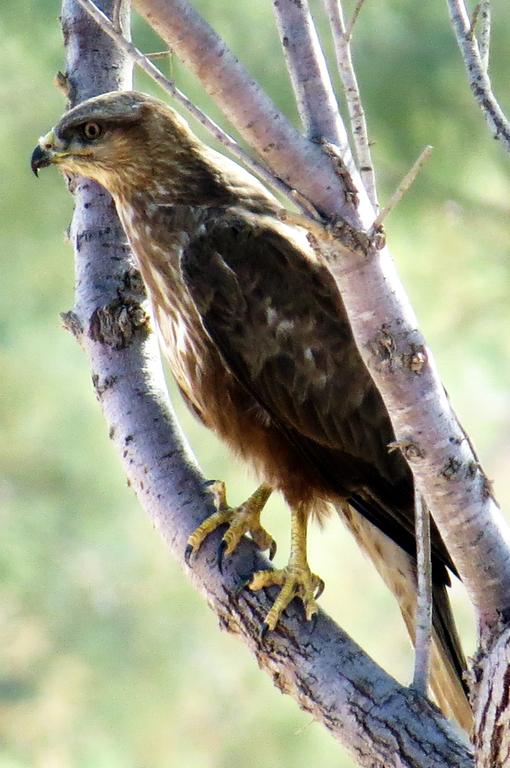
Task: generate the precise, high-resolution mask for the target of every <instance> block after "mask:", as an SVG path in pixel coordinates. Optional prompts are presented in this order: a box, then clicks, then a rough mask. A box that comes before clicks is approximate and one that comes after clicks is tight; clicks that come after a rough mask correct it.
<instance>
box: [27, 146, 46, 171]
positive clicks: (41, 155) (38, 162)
mask: <svg viewBox="0 0 510 768" xmlns="http://www.w3.org/2000/svg"><path fill="white" fill-rule="evenodd" d="M48 165H51V155H50V153H49V152H48V150H47V149H43V148H42V147H41V146H39V144H38V145H37V147H36V148H35V149H34V151H33V152H32V158H31V160H30V167H31V168H32V171H33V173H34V174H35V175H36V176H39V168H46V167H47V166H48Z"/></svg>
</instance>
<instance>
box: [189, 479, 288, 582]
mask: <svg viewBox="0 0 510 768" xmlns="http://www.w3.org/2000/svg"><path fill="white" fill-rule="evenodd" d="M211 491H212V493H213V494H214V497H215V505H216V508H217V510H218V511H217V512H214V513H213V514H212V515H210V517H208V518H207V519H206V520H204V522H203V523H202V525H200V526H199V527H198V528H196V529H195V530H194V531H193V533H192V534H191V536H190V537H189V539H188V545H187V547H186V551H185V553H184V558H185V560H186V562H187V563H189V560H190V557H191V555H192V554H193V552H196V551H197V550H198V549H199V548H200V546H201V545H202V543H203V542H204V540H205V539H206V537H207V536H209V534H210V533H212V532H213V531H215V530H216V528H218V526H220V525H228V528H227V530H226V531H225V533H224V535H223V539H222V540H221V543H220V546H219V549H218V565H219V567H220V570H221V566H222V562H223V557H224V556H225V555H231V554H232V552H234V551H235V549H236V547H237V546H238V544H239V542H240V540H241V538H242V536H243V534H245V533H249V534H250V536H251V538H252V539H253V541H254V542H255V544H256V545H257V547H258V548H259V549H261V550H264V549H269V557H270V559H271V560H272V559H273V557H274V555H275V552H276V542H275V541H274V539H273V538H272V537H271V536H270V535H269V534H268V532H267V531H266V530H265V529H264V528H263V527H262V526H261V524H260V513H261V512H262V510H263V508H264V506H265V504H266V502H267V500H268V499H269V497H270V495H271V492H272V488H271V486H269V485H267V483H263V484H262V485H261V486H260V487H259V488H257V490H256V491H255V493H253V494H252V495H251V496H250V498H249V499H247V500H246V501H245V502H244V504H241V505H240V506H239V507H229V506H228V504H227V494H226V491H225V483H223V482H222V481H220V480H218V481H216V482H214V483H213V484H212V485H211Z"/></svg>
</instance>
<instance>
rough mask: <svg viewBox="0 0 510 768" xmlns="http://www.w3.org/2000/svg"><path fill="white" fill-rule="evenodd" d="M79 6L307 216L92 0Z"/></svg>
mask: <svg viewBox="0 0 510 768" xmlns="http://www.w3.org/2000/svg"><path fill="white" fill-rule="evenodd" d="M78 2H79V4H80V5H81V6H82V7H83V8H84V9H85V10H86V11H87V13H89V14H90V15H91V16H92V18H93V19H95V21H96V22H97V24H98V25H99V26H100V27H101V29H102V30H103V31H104V32H106V34H107V35H109V36H110V37H111V38H112V39H113V40H115V42H116V44H117V45H118V46H119V48H120V49H121V50H123V51H125V53H126V54H127V55H128V56H129V57H130V58H131V59H132V60H133V61H134V62H135V63H136V64H137V65H138V66H139V67H140V69H142V70H143V71H144V72H145V73H146V74H147V75H149V77H151V78H152V79H153V80H154V81H155V82H156V83H157V84H158V85H159V86H160V87H161V88H163V90H164V91H166V92H167V93H169V94H171V96H173V97H174V98H175V100H176V101H178V102H179V103H180V104H181V105H182V106H183V107H184V108H185V109H186V110H187V111H188V112H189V113H190V114H191V115H193V117H194V118H195V119H196V120H198V122H199V123H201V124H202V125H203V126H204V128H206V130H208V131H209V133H210V134H211V135H212V136H214V138H215V139H217V140H218V141H220V142H221V143H222V144H223V146H225V147H226V148H227V149H228V150H229V151H230V152H231V153H232V154H233V155H234V156H235V157H237V159H238V160H240V161H241V162H242V163H243V164H244V165H245V166H246V167H247V168H249V169H250V170H251V171H252V172H253V173H255V174H256V175H257V176H259V177H260V178H262V179H264V181H265V182H266V183H267V184H268V185H270V186H271V187H273V188H274V189H275V190H277V191H278V192H279V193H280V194H283V195H285V196H286V197H287V198H289V200H291V201H292V202H293V204H294V205H296V206H298V207H299V208H301V209H302V211H303V213H304V214H307V213H309V211H310V207H308V208H307V207H306V206H303V205H302V204H301V200H300V198H299V196H297V195H295V194H294V190H293V189H292V188H290V187H289V186H288V185H287V184H285V182H283V181H282V180H281V179H279V178H278V177H277V176H275V175H274V174H273V173H271V171H270V170H269V169H268V168H267V167H266V166H265V165H263V164H262V163H259V162H258V161H257V160H255V159H254V158H253V157H251V155H249V154H248V153H247V152H245V151H244V150H243V149H242V147H240V145H239V144H238V143H237V141H236V140H235V139H234V138H233V137H232V136H230V135H229V134H228V133H227V132H226V131H224V130H223V128H221V127H220V126H219V125H218V124H217V123H215V122H214V120H212V119H211V118H210V117H208V116H207V115H206V114H205V113H204V112H203V111H202V110H201V109H200V108H199V107H197V106H195V104H193V102H192V101H191V100H190V99H188V97H187V96H186V95H185V94H184V93H183V92H182V91H181V90H179V88H177V86H176V85H175V83H174V82H173V81H172V80H169V79H168V78H167V77H165V76H164V75H163V74H162V73H161V72H160V70H159V69H158V68H157V67H156V66H155V65H154V64H153V63H152V62H151V61H150V60H149V58H148V57H147V56H146V55H145V54H144V53H142V52H141V51H140V50H139V49H138V48H137V47H136V46H135V45H133V43H131V42H130V41H129V40H127V39H126V38H125V37H124V36H123V35H122V34H121V33H120V32H118V31H117V30H116V29H115V27H114V26H113V24H112V23H111V21H110V20H109V18H108V17H107V16H105V14H104V13H103V12H102V11H101V10H100V9H99V8H98V7H97V6H96V5H95V4H94V3H93V2H92V0H78Z"/></svg>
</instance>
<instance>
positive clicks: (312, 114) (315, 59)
mask: <svg viewBox="0 0 510 768" xmlns="http://www.w3.org/2000/svg"><path fill="white" fill-rule="evenodd" d="M273 9H274V13H275V18H276V22H277V26H278V31H279V33H280V40H281V43H282V48H283V53H284V55H285V60H286V62H287V68H288V70H289V73H290V77H291V80H292V86H293V88H294V93H295V96H296V103H297V106H298V111H299V115H300V117H301V122H302V123H303V126H304V129H305V133H306V135H307V136H308V138H310V139H315V140H320V139H325V140H326V141H328V142H331V143H332V144H336V145H337V146H338V147H339V148H340V153H341V155H342V157H343V159H344V162H345V164H346V165H347V166H349V165H352V158H351V157H350V155H351V152H350V148H349V144H348V140H347V135H346V133H345V130H344V126H343V123H342V121H341V119H340V115H339V112H338V105H337V103H336V98H335V94H334V92H333V86H332V85H331V80H330V77H329V72H328V68H327V66H326V60H325V59H324V53H323V51H322V48H321V45H320V41H319V38H318V35H317V31H316V29H315V25H314V22H313V19H312V16H311V14H310V9H309V7H308V3H307V2H306V0H302V2H300V3H296V2H293V0H273Z"/></svg>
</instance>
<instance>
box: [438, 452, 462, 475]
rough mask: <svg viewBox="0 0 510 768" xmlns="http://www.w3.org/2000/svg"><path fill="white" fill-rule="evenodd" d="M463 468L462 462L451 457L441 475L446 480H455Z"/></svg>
mask: <svg viewBox="0 0 510 768" xmlns="http://www.w3.org/2000/svg"><path fill="white" fill-rule="evenodd" d="M461 467H462V462H461V461H459V459H456V458H454V457H453V456H450V458H449V459H448V461H447V462H446V464H445V465H444V467H443V468H442V470H441V474H442V476H443V477H444V478H446V480H453V478H454V477H455V476H456V475H457V474H458V473H459V470H460V468H461Z"/></svg>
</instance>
